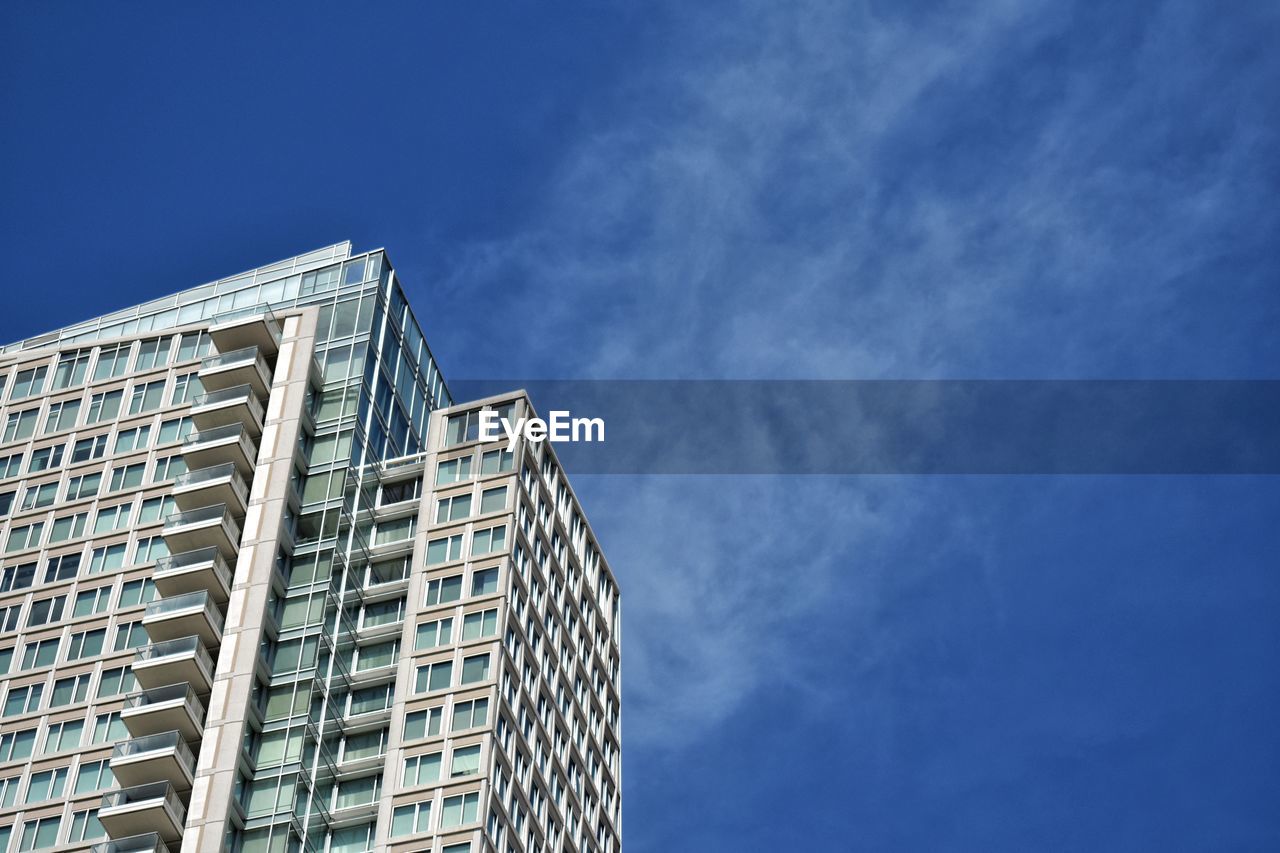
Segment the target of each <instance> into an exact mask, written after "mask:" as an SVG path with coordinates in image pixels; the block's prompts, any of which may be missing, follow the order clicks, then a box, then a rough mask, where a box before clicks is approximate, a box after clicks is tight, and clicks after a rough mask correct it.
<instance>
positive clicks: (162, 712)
mask: <svg viewBox="0 0 1280 853" xmlns="http://www.w3.org/2000/svg"><path fill="white" fill-rule="evenodd" d="M204 712H205V708H204V703H203V702H201V701H200V697H199V696H197V695H196V690H195V688H194V687H192V686H191V685H190V684H187V683H185V682H183V683H182V684H166V685H165V686H164V687H153V688H151V689H150V690H143V691H142V692H141V693H134V694H133V695H132V696H130V697H129V698H128V699H126V700H125V703H124V708H122V709H121V710H120V719H121V720H122V721H123V722H124V726H125V728H127V729H128V730H129V734H131V735H133V736H134V737H143V736H145V735H156V734H163V733H164V732H175V731H176V732H177V733H178V734H180V735H182V737H183V739H184V740H188V741H193V740H196V739H197V738H199V737H200V736H201V734H203V731H204V729H203V724H204Z"/></svg>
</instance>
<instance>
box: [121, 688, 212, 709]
mask: <svg viewBox="0 0 1280 853" xmlns="http://www.w3.org/2000/svg"><path fill="white" fill-rule="evenodd" d="M178 699H181V700H185V701H188V702H195V703H197V704H199V702H200V699H199V697H197V696H196V691H195V690H194V689H193V688H192V687H191V685H190V684H186V683H183V684H166V685H165V686H163V687H152V688H151V689H150V690H143V691H140V692H138V693H132V694H130V695H129V696H128V697H126V698H125V700H124V707H125V708H126V709H128V708H146V707H149V706H151V705H160V704H162V703H165V702H173V701H175V700H178Z"/></svg>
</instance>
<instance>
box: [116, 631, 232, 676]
mask: <svg viewBox="0 0 1280 853" xmlns="http://www.w3.org/2000/svg"><path fill="white" fill-rule="evenodd" d="M192 653H194V654H195V656H196V659H197V660H198V661H200V662H202V663H203V664H204V665H205V668H206V669H208V671H209V672H213V658H211V657H210V656H209V653H208V652H207V651H205V649H204V646H202V645H200V638H199V637H181V638H179V639H177V640H165V641H163V642H160V643H150V644H148V645H145V646H139V647H138V648H137V649H135V650H134V652H133V660H134V662H135V663H146V662H149V661H160V660H164V659H165V658H172V657H178V656H179V655H189V654H192Z"/></svg>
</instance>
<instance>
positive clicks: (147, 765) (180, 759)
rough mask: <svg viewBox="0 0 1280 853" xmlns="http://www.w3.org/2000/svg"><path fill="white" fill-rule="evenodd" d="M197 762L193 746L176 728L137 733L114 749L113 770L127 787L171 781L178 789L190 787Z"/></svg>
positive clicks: (184, 789)
mask: <svg viewBox="0 0 1280 853" xmlns="http://www.w3.org/2000/svg"><path fill="white" fill-rule="evenodd" d="M195 766H196V760H195V756H193V755H192V754H191V748H190V747H189V746H187V744H186V741H184V740H183V739H182V735H180V734H178V733H177V732H164V733H163V734H158V735H146V736H144V737H136V738H133V739H132V740H126V741H122V742H121V743H118V744H116V748H115V749H113V750H111V772H112V773H114V774H115V777H116V781H118V782H119V783H120V784H121V785H124V786H125V787H130V786H134V785H145V784H147V783H148V782H168V783H169V784H170V785H172V786H173V787H174V788H177V789H178V790H179V791H189V790H191V781H192V780H193V779H194V778H195Z"/></svg>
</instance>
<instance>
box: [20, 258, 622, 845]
mask: <svg viewBox="0 0 1280 853" xmlns="http://www.w3.org/2000/svg"><path fill="white" fill-rule="evenodd" d="M0 401H2V406H3V408H2V409H0V429H2V432H0V523H2V524H3V527H2V528H0V551H2V553H0V853H10V851H34V850H52V849H55V848H57V849H60V850H66V851H84V850H92V851H94V853H143V851H145V853H156V851H179V850H181V851H184V853H208V852H209V851H222V850H227V851H232V853H237V851H243V853H257V852H258V851H271V853H277V851H326V853H360V851H375V850H376V851H430V853H464V851H466V853H482V851H496V853H508V851H525V853H532V851H553V853H559V851H570V850H571V851H575V853H586V851H617V850H620V849H621V847H620V839H621V802H620V793H621V792H620V788H621V781H620V773H621V756H620V752H619V746H620V743H621V740H620V738H621V734H620V723H619V712H620V707H619V706H620V682H619V664H620V658H619V636H620V634H619V632H620V623H619V605H618V588H617V584H616V581H615V580H614V577H613V574H612V572H611V571H610V569H609V567H608V565H607V563H606V562H605V560H604V557H603V556H602V555H601V553H600V548H599V545H598V544H597V542H596V539H595V537H594V535H593V533H592V531H591V528H590V526H589V525H588V523H587V521H586V518H585V516H584V515H583V512H582V509H581V507H580V506H579V505H578V501H577V498H576V497H575V495H574V491H573V489H572V488H571V487H570V485H569V483H568V482H567V480H566V479H565V476H564V472H563V471H562V470H561V468H560V466H559V464H558V463H557V460H556V455H555V453H554V451H553V449H552V447H551V445H550V444H549V443H547V442H538V443H535V442H530V441H527V440H525V439H524V438H520V439H518V440H516V441H515V442H514V444H513V445H511V446H510V447H509V446H508V445H507V443H506V441H505V439H504V440H503V441H502V442H501V443H492V442H481V441H479V440H478V434H477V433H478V430H477V426H478V420H479V413H480V412H481V411H483V410H485V409H493V410H496V411H497V412H498V413H499V414H501V415H502V416H505V417H508V418H511V419H512V420H514V419H515V418H516V417H520V416H528V415H529V414H530V413H531V408H530V401H529V399H528V398H527V396H526V395H525V394H524V393H522V392H519V391H515V392H512V393H510V394H506V395H502V396H499V397H493V398H489V399H485V400H478V401H475V402H471V403H461V404H460V403H457V402H456V401H454V400H452V399H451V397H450V395H449V392H448V390H447V388H446V385H445V383H444V381H443V379H442V378H441V375H440V372H439V370H438V369H437V368H436V364H435V361H434V359H433V358H432V355H431V352H430V350H429V349H428V348H427V345H426V343H425V341H424V340H423V336H422V332H421V329H420V328H419V326H418V323H417V321H416V320H415V318H414V314H413V311H412V310H411V308H410V307H409V305H408V303H407V302H406V300H405V297H404V293H403V291H402V289H401V287H400V285H399V283H398V282H397V280H396V275H395V273H394V272H393V270H392V268H391V266H390V263H389V262H388V259H387V256H386V254H385V253H384V252H382V251H373V252H368V253H365V254H359V255H353V254H352V253H351V247H350V245H349V244H347V243H342V244H338V245H336V246H330V247H328V248H326V249H322V250H320V251H316V252H312V253H309V254H306V255H301V256H299V257H295V258H290V259H289V260H286V261H282V262H280V263H275V264H271V265H270V266H265V267H261V268H259V269H256V270H252V271H250V272H247V273H243V274H241V275H236V276H232V277H230V278H226V279H223V280H221V281H217V282H214V283H211V284H206V285H203V286H201V287H196V288H193V289H190V290H185V291H183V292H181V293H178V294H175V295H173V296H168V297H165V298H163V299H158V300H155V301H152V302H148V303H146V304H144V305H139V306H136V307H133V308H128V309H125V310H123V311H119V312H117V313H115V314H111V315H109V316H105V317H99V318H97V319H94V320H90V321H88V322H85V323H81V324H78V325H75V326H70V327H67V328H64V329H60V330H58V331H55V332H51V333H49V334H45V335H41V336H39V337H35V338H31V339H28V340H25V341H20V342H17V343H14V344H11V345H9V346H7V347H5V348H4V349H3V350H0Z"/></svg>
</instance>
